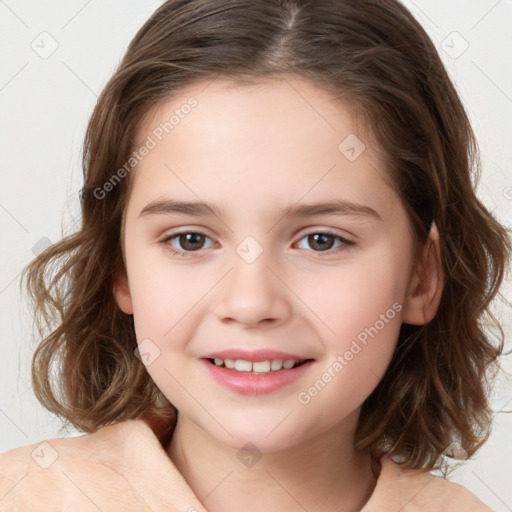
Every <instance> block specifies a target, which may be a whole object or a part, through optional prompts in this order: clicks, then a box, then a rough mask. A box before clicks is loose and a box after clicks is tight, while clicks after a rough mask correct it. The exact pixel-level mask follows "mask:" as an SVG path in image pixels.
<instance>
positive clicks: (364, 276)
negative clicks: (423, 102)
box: [115, 78, 421, 451]
mask: <svg viewBox="0 0 512 512" xmlns="http://www.w3.org/2000/svg"><path fill="white" fill-rule="evenodd" d="M191 98H193V99H191ZM187 105H188V106H187ZM140 140H141V144H143V145H145V146H146V150H142V149H141V150H139V151H138V154H139V155H140V156H141V158H142V159H141V161H140V163H139V164H138V165H137V167H136V169H134V170H133V171H132V173H133V176H131V179H133V180H134V182H133V183H132V185H133V188H132V192H131V195H130V198H129V201H128V204H127V209H126V216H125V221H124V226H123V229H124V236H125V239H124V251H125V257H126V270H127V283H126V282H125V281H124V279H123V278H121V279H120V280H119V282H118V284H117V285H116V289H115V295H116V299H117V302H118V304H119V306H120V307H121V309H122V310H123V311H124V312H125V313H128V314H132V313H133V315H134V322H135V330H136V335H137V342H138V344H139V349H140V353H141V354H142V355H141V357H142V360H143V361H144V363H145V364H146V365H147V370H148V372H149V374H150V375H151V377H152V379H153V380H154V381H155V383H156V385H157V386H158V387H159V388H160V389H161V390H162V392H163V393H164V394H165V395H166V396H167V398H168V399H169V400H170V401H171V402H172V403H173V404H174V405H175V406H176V407H177V409H178V410H179V412H180V414H181V415H183V417H186V418H187V419H188V420H190V421H191V422H193V423H194V424H196V425H197V426H199V427H200V428H202V429H203V430H204V431H206V432H207V433H208V434H209V435H210V436H212V437H213V438H215V439H217V440H218V441H220V442H222V443H224V444H226V445H230V446H232V447H234V448H240V447H241V446H243V445H245V444H246V443H247V442H249V441H250V442H252V443H253V444H255V445H256V446H257V447H258V448H259V449H260V450H261V451H275V450H277V449H284V448H286V447H292V446H296V445H297V444H299V443H302V442H305V441H307V440H308V439H310V440H311V439H313V438H315V437H318V436H320V435H322V434H325V433H326V432H328V431H329V432H333V431H334V430H335V431H339V432H344V433H345V434H347V432H348V433H349V434H350V433H352V434H353V431H354V428H355V424H356V421H357V416H358V413H359V408H360V406H361V404H362V403H363V401H364V400H365V399H366V398H367V397H368V395H369V394H370V393H371V392H372V390H373V389H374V388H375V387H376V386H377V384H378V382H379V380H380V378H381V377H382V376H383V374H384V372H385V371H386V368H387V366H388V364H389V362H390V359H391V356H392V354H393V351H394V348H395V345H396V342H397V338H398V333H399V328H400V325H401V323H402V322H403V321H405V322H410V323H421V322H420V321H418V322H417V321H416V320H417V318H418V306H417V302H418V300H419V299H418V297H417V296H416V295H417V294H416V293H415V292H414V290H413V289H412V287H413V285H414V283H415V278H414V276H415V272H414V268H413V260H412V237H411V234H410V226H409V220H408V217H407V215H406V212H405V209H404V207H403V205H402V203H401V202H400V200H399V198H398V196H397V194H396V193H395V192H394V191H393V190H392V188H391V187H390V186H389V184H388V183H387V182H386V174H385V170H384V166H383V163H382V161H381V160H380V158H379V155H378V153H377V148H376V147H375V146H374V145H372V143H371V142H370V140H369V139H368V140H367V139H366V138H365V135H364V134H362V133H360V132H358V131H357V128H356V126H355V125H354V122H353V119H352V117H351V115H350V114H349V110H348V109H347V108H346V106H344V105H343V104H340V102H339V101H338V102H336V103H335V102H334V101H332V100H331V99H330V98H329V97H328V96H327V95H326V94H325V93H324V92H322V91H321V90H319V89H317V88H316V87H315V86H314V85H312V84H310V83H309V82H306V81H305V80H301V79H295V78H294V79H292V78H287V79H286V80H283V81H278V80H275V81H272V82H266V83H260V84H258V85H251V86H235V85H233V84H230V83H229V82H223V81H219V80H217V81H214V82H212V83H210V84H209V85H207V84H201V86H196V87H191V88H189V89H187V90H186V91H185V92H184V93H183V94H181V95H180V96H179V97H174V98H173V99H172V100H170V101H168V102H167V103H164V104H163V105H161V106H160V108H159V109H158V110H157V111H155V113H154V115H152V116H150V117H148V120H147V123H146V124H145V126H144V128H143V129H142V130H141V133H140ZM141 147H142V146H141ZM189 203H190V204H189ZM192 203H193V204H192ZM187 234H188V235H187ZM134 357H135V356H134ZM290 361H291V362H290ZM296 363H300V364H299V365H298V366H295V367H293V368H289V367H290V366H292V365H295V364H296ZM233 364H234V365H235V368H229V367H230V366H233ZM283 365H284V367H283ZM333 429H334V430H333Z"/></svg>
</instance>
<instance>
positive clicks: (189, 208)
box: [139, 199, 382, 220]
mask: <svg viewBox="0 0 512 512" xmlns="http://www.w3.org/2000/svg"><path fill="white" fill-rule="evenodd" d="M172 213H181V214H183V215H191V216H198V217H199V216H208V215H214V216H216V217H222V210H221V209H220V208H219V207H218V206H216V205H214V204H210V203H205V202H202V201H177V200H174V199H158V200H155V201H151V202H150V203H149V204H147V205H146V206H145V207H144V208H143V209H142V210H141V212H140V214H139V218H140V217H145V216H151V215H163V214H172ZM315 215H353V216H367V217H373V218H375V219H378V220H382V217H381V216H380V215H379V213H378V212H376V211H375V210H374V209H373V208H370V207H369V206H366V205H363V204H359V203H354V202H350V201H343V200H341V199H335V200H332V201H327V202H320V203H310V204H306V203H295V204H291V205H289V206H287V207H286V208H284V209H282V210H280V211H279V212H278V213H277V216H276V218H275V219H274V220H279V219H281V218H283V217H285V216H293V217H313V216H315Z"/></svg>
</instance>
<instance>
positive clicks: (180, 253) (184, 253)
mask: <svg viewBox="0 0 512 512" xmlns="http://www.w3.org/2000/svg"><path fill="white" fill-rule="evenodd" d="M192 234H193V235H202V236H204V237H205V238H209V237H208V236H207V235H205V234H204V233H200V232H198V231H181V232H178V233H173V234H172V235H169V236H166V237H165V238H164V239H163V240H161V241H160V244H162V245H163V246H164V248H165V249H166V250H167V251H169V252H170V253H171V254H172V255H175V256H180V257H183V258H188V257H190V255H191V254H193V253H195V252H199V251H200V250H201V249H198V250H197V251H180V250H179V249H175V248H174V247H172V246H171V245H170V244H169V242H170V241H171V240H173V239H175V238H178V237H179V236H180V235H192ZM311 235H327V236H331V237H334V238H336V239H338V240H339V241H340V242H342V245H341V246H339V247H337V248H336V249H329V250H326V251H310V252H314V253H317V254H318V255H319V256H321V257H326V256H331V255H332V254H333V253H337V252H339V251H340V250H346V249H347V248H349V247H350V246H353V245H355V242H352V241H351V240H347V239H346V238H343V237H342V236H340V235H337V234H336V233H333V232H332V231H329V230H323V231H312V232H311V233H306V234H305V235H304V236H302V238H300V240H303V239H304V238H307V237H309V236H311ZM300 240H299V241H300Z"/></svg>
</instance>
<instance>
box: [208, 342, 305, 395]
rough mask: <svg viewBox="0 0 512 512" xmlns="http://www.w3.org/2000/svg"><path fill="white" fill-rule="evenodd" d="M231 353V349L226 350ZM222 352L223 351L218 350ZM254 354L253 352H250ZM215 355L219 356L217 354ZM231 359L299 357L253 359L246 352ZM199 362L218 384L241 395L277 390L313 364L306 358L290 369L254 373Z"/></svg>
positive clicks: (290, 357) (291, 357)
mask: <svg viewBox="0 0 512 512" xmlns="http://www.w3.org/2000/svg"><path fill="white" fill-rule="evenodd" d="M228 352H229V353H230V354H233V352H232V351H228ZM220 353H223V352H220ZM252 355H254V353H253V354H252ZM216 357H219V356H218V355H217V356H216ZM224 358H225V359H231V357H228V356H225V357H222V359H224ZM233 359H245V360H246V361H265V360H268V359H300V358H298V357H293V356H289V355H286V357H284V356H279V357H276V356H272V357H266V358H265V357H263V358H262V357H261V356H259V355H258V356H257V357H255V358H253V359H247V354H246V355H244V357H240V356H237V357H234V358H233ZM201 362H202V363H203V364H204V365H205V366H206V369H207V371H209V372H210V375H211V376H212V377H213V379H215V380H216V381H217V382H218V383H219V384H222V385H223V386H225V387H227V388H229V389H231V390H232V391H235V392H236V393H240V394H242V395H264V394H268V393H272V392H274V391H277V390H278V389H280V388H282V387H284V386H286V385H288V384H290V383H292V382H294V381H296V380H297V379H299V378H300V377H301V376H302V375H304V374H305V373H306V372H307V371H308V369H309V367H310V366H311V365H312V364H313V362H314V361H313V360H308V361H306V362H305V363H303V364H301V365H300V366H297V367H295V368H291V369H290V370H285V369H282V370H278V371H275V372H269V373H262V374H255V373H249V372H237V371H236V370H230V369H228V368H224V367H223V366H216V365H215V364H212V363H211V362H209V361H208V360H207V359H202V360H201Z"/></svg>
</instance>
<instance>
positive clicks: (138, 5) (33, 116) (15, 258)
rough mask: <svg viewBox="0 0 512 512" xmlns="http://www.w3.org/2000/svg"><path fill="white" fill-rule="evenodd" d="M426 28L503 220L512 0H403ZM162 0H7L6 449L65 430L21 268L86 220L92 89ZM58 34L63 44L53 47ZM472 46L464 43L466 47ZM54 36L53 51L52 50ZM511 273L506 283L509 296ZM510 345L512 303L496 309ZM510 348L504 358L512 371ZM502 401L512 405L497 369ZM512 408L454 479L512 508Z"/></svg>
mask: <svg viewBox="0 0 512 512" xmlns="http://www.w3.org/2000/svg"><path fill="white" fill-rule="evenodd" d="M404 3H405V4H406V5H407V6H408V7H409V8H410V9H411V11H412V12H413V13H414V14H415V15H416V17H417V18H418V19H419V21H420V22H421V23H422V24H423V26H424V27H425V28H426V29H427V31H428V32H429V34H430V36H431V37H432V39H433V40H434V42H435V44H436V45H437V47H438V48H439V51H440V53H441V56H442V58H443V60H444V62H445V63H446V65H447V67H448V69H449V72H450V74H451V76H452V78H453V80H454V81H455V83H456V86H457V88H458V90H459V92H460V94H461V96H462V98H463V101H464V103H465V105H466V107H467V109H468V111H469V114H470V117H471V120H472V122H473V125H474V128H475V130H476V133H477V136H478V138H479V142H480V147H481V151H482V159H483V168H484V172H483V175H482V180H481V184H480V186H479V189H478V192H479V195H480V197H481V198H482V200H483V201H484V202H485V204H486V205H487V206H488V207H489V208H490V209H491V210H492V211H493V212H494V213H495V215H496V216H497V217H498V218H499V219H500V220H501V222H503V223H504V224H505V225H508V226H510V224H511V219H512V172H511V162H512V142H511V140H512V66H511V64H510V62H511V60H510V51H511V49H512V30H511V24H512V1H511V0H500V1H496V0H459V1H451V2H446V1H445V0H415V1H414V2H413V1H412V0H407V1H405V2H404ZM160 4H161V1H156V0H145V1H144V2H143V1H142V0H140V1H135V0H108V1H99V0H89V1H86V0H67V1H64V0H61V1H57V0H53V1H47V2H38V1H36V0H23V1H21V0H0V48H1V66H0V113H1V118H0V119H1V120H0V130H1V131H0V145H1V146H0V173H1V182H0V183H1V185H0V226H1V230H2V242H1V244H2V251H1V255H0V348H1V352H0V383H1V386H0V433H1V434H0V452H1V451H5V450H8V449H11V448H14V447H17V446H21V445H26V444H32V443H35V442H38V441H40V440H43V439H48V438H52V437H57V436H61V435H75V434H76V433H75V432H69V433H67V434H66V432H59V428H60V426H61V424H60V422H59V421H58V420H55V419H53V418H52V417H51V416H50V415H49V414H48V413H46V412H45V411H44V410H43V409H42V407H41V406H40V405H39V404H38V403H37V401H36V400H35V398H34V395H33V392H32V390H31V385H30V373H29V364H30V357H31V354H32V352H33V349H34V343H35V342H34V340H33V338H32V326H31V317H30V311H29V310H28V309H27V307H26V306H25V305H23V303H22V299H21V298H20V294H19V292H18V288H19V274H20V271H21V269H22V268H23V267H24V266H25V264H27V263H28V262H29V261H30V259H31V258H32V257H33V256H34V253H35V252H37V251H38V250H39V249H41V248H43V247H44V246H45V245H46V244H48V243H49V241H51V242H56V241H57V240H59V239H60V238H61V237H62V231H61V230H62V229H64V230H65V232H66V233H68V232H70V231H72V230H73V227H74V226H75V225H76V223H77V222H78V220H79V219H78V212H79V209H78V206H79V202H78V193H77V192H78V190H79V189H80V187H81V185H82V181H81V168H80V151H81V143H82V139H83V135H84V131H85V126H86V123H87V120H88V117H89V115H90V114H91V112H92V109H93V107H94V104H95V101H96V97H97V95H98V94H99V92H100V91H101V89H102V88H103V86H104V85H105V83H106V81H107V79H108V78H109V76H110V75H111V74H112V72H113V71H114V69H115V67H116V65H117V63H118V62H119V59H120V58H121V56H122V54H123V53H124V51H125V49H126V46H127V44H128V43H129V41H130V39H131V38H132V37H133V35H134V34H135V32H136V31H137V29H138V28H139V27H140V26H141V25H142V23H143V22H144V21H145V20H146V19H147V17H148V16H149V15H150V14H151V13H152V12H153V10H154V9H155V8H156V7H157V6H159V5H160ZM57 45H58V47H57ZM466 46H467V48H466ZM53 47H56V49H55V51H54V52H53V53H52V54H51V55H48V53H50V52H51V50H53ZM511 288H512V287H511V282H510V279H509V280H508V281H507V286H506V287H504V288H503V293H504V294H505V295H506V296H507V297H509V298H512V293H511ZM497 313H498V314H499V315H500V317H501V319H502V321H503V323H504V324H505V332H506V336H507V340H508V341H507V345H508V348H509V349H510V347H511V346H512V342H511V337H512V328H511V324H512V314H511V311H510V309H509V308H504V307H503V306H502V307H500V308H499V309H498V310H497ZM511 359H512V355H511V356H510V357H508V358H505V360H504V362H503V366H504V368H506V369H507V371H508V372H509V373H510V372H511V371H512V361H511ZM493 404H494V408H495V410H496V411H500V410H503V409H506V410H510V409H512V390H511V387H510V381H507V380H506V378H505V375H504V374H502V375H501V376H500V377H499V380H498V381H497V385H496V391H495V396H494V399H493ZM511 474H512V414H505V413H499V414H497V415H496V416H495V424H494V429H493V433H492V436H491V438H490V439H489V441H488V443H487V444H486V445H485V447H484V448H483V449H482V450H481V451H480V452H479V453H478V454H477V456H476V457H475V459H474V460H471V461H469V462H467V463H466V464H464V465H463V466H462V467H460V468H459V469H457V470H456V472H455V473H454V474H453V475H452V476H451V479H452V480H454V481H457V482H459V483H462V484H463V485H465V486H466V487H467V488H469V489H470V490H471V491H472V492H474V493H475V494H477V495H478V496H479V497H480V498H481V499H482V500H483V501H485V502H486V503H487V504H488V505H489V506H491V507H492V508H494V509H495V510H497V511H512V487H511V486H510V475H511Z"/></svg>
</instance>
